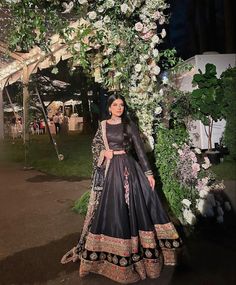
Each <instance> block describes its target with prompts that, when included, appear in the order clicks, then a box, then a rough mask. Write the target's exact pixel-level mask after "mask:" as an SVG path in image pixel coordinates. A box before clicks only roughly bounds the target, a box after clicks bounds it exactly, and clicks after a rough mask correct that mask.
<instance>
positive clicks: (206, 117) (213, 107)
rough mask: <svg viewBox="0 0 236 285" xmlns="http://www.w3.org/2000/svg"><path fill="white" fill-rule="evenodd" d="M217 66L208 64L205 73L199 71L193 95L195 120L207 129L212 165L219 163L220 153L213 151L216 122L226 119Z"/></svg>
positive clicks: (195, 78) (195, 79)
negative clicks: (213, 134)
mask: <svg viewBox="0 0 236 285" xmlns="http://www.w3.org/2000/svg"><path fill="white" fill-rule="evenodd" d="M216 74H217V73H216V66H215V65H214V64H210V63H207V64H206V67H205V73H203V72H202V71H201V70H199V74H195V75H194V77H193V81H192V83H193V86H197V88H196V89H195V90H193V91H192V94H191V99H190V100H191V105H192V107H193V117H194V119H197V120H201V121H202V123H203V124H204V125H205V126H208V128H206V134H207V137H208V150H207V151H206V154H207V156H208V157H209V159H210V161H211V163H219V162H220V157H219V151H217V150H213V146H212V131H213V126H214V122H216V121H218V120H220V119H223V118H224V108H225V100H224V96H223V95H224V92H223V88H222V81H221V79H219V78H217V76H216Z"/></svg>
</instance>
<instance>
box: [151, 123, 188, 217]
mask: <svg viewBox="0 0 236 285" xmlns="http://www.w3.org/2000/svg"><path fill="white" fill-rule="evenodd" d="M156 137H157V143H156V146H155V157H156V166H157V168H158V170H159V174H160V177H161V181H162V184H163V188H162V189H163V192H164V194H165V196H166V199H167V201H168V202H169V204H170V207H171V210H172V211H173V213H174V214H175V215H176V216H177V217H180V216H181V209H182V204H181V201H182V200H183V198H186V193H185V192H186V189H185V188H184V187H183V186H182V185H181V184H180V182H179V181H178V178H177V177H176V167H177V161H178V153H177V150H176V148H174V147H173V144H177V145H179V146H181V145H183V144H184V142H186V141H187V140H188V134H187V131H186V128H184V127H183V126H178V127H177V126H176V128H174V129H167V128H157V130H156Z"/></svg>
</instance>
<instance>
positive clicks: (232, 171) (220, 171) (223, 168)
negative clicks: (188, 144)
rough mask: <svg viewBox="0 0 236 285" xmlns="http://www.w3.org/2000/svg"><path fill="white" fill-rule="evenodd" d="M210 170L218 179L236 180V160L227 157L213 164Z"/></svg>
mask: <svg viewBox="0 0 236 285" xmlns="http://www.w3.org/2000/svg"><path fill="white" fill-rule="evenodd" d="M212 170H213V172H214V173H215V174H216V176H217V178H218V179H220V180H221V179H223V180H236V161H234V160H229V159H228V158H227V157H226V158H225V159H224V161H223V162H222V163H220V164H217V165H213V166H212Z"/></svg>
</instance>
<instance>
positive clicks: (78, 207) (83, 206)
mask: <svg viewBox="0 0 236 285" xmlns="http://www.w3.org/2000/svg"><path fill="white" fill-rule="evenodd" d="M89 197H90V191H87V192H85V193H84V194H83V195H82V196H81V197H80V199H78V200H76V201H75V205H74V207H73V211H75V212H76V213H78V214H80V215H82V216H85V215H86V213H87V209H88V203H89Z"/></svg>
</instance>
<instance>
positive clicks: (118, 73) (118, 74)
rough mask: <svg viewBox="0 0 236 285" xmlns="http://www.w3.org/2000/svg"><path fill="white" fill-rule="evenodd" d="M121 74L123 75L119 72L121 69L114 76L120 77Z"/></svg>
mask: <svg viewBox="0 0 236 285" xmlns="http://www.w3.org/2000/svg"><path fill="white" fill-rule="evenodd" d="M121 75H122V73H121V72H119V71H117V72H116V73H115V75H114V77H120V76H121Z"/></svg>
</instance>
